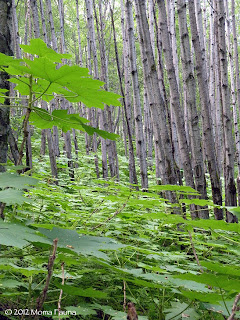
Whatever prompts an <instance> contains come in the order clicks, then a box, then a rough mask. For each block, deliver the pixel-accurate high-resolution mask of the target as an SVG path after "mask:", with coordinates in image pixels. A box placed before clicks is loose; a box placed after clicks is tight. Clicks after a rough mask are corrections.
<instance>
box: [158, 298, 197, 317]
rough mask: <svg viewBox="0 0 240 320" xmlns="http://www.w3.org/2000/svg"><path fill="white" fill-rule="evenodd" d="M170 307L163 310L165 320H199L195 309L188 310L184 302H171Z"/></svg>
mask: <svg viewBox="0 0 240 320" xmlns="http://www.w3.org/2000/svg"><path fill="white" fill-rule="evenodd" d="M171 305H172V307H171V308H169V309H165V310H164V313H167V315H166V318H165V319H166V320H170V319H173V318H174V319H176V320H177V319H192V320H195V319H199V318H200V315H199V314H198V313H197V312H196V311H195V309H193V308H190V307H189V305H188V304H186V303H185V302H180V301H178V302H172V303H171Z"/></svg>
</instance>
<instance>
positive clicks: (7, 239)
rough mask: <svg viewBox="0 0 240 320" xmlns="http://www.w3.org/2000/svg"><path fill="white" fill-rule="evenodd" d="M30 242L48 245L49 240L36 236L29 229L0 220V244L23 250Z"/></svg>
mask: <svg viewBox="0 0 240 320" xmlns="http://www.w3.org/2000/svg"><path fill="white" fill-rule="evenodd" d="M31 242H43V243H50V242H49V240H47V239H45V238H43V237H42V236H39V235H37V234H36V231H35V230H33V229H31V228H28V227H25V226H22V225H20V224H15V223H9V222H4V221H2V220H0V244H2V245H5V246H13V247H17V248H23V247H25V246H27V245H29V243H31ZM51 243H52V242H51ZM51 243H50V244H51Z"/></svg>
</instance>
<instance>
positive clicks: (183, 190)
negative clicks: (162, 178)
mask: <svg viewBox="0 0 240 320" xmlns="http://www.w3.org/2000/svg"><path fill="white" fill-rule="evenodd" d="M150 190H154V191H178V192H180V193H185V194H199V193H198V192H197V191H196V190H194V189H193V188H191V187H188V186H177V185H171V184H168V185H157V186H153V187H151V188H150Z"/></svg>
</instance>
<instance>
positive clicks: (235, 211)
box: [225, 207, 240, 219]
mask: <svg viewBox="0 0 240 320" xmlns="http://www.w3.org/2000/svg"><path fill="white" fill-rule="evenodd" d="M225 208H226V209H227V210H228V211H229V212H231V213H232V214H234V215H235V216H237V217H238V219H240V207H225Z"/></svg>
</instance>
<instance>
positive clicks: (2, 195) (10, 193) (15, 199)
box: [0, 188, 29, 206]
mask: <svg viewBox="0 0 240 320" xmlns="http://www.w3.org/2000/svg"><path fill="white" fill-rule="evenodd" d="M28 201H29V199H27V198H26V197H24V192H23V191H20V190H14V189H11V188H10V189H6V190H1V191H0V202H3V203H6V205H7V206H10V205H12V204H23V203H24V202H28Z"/></svg>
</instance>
